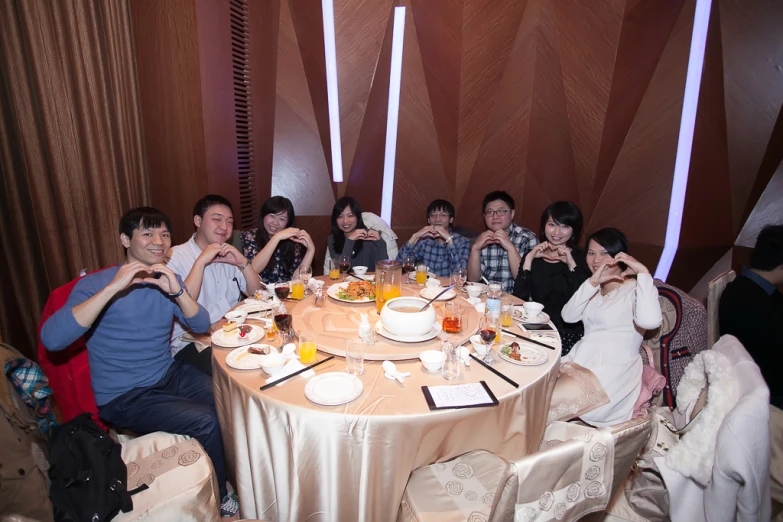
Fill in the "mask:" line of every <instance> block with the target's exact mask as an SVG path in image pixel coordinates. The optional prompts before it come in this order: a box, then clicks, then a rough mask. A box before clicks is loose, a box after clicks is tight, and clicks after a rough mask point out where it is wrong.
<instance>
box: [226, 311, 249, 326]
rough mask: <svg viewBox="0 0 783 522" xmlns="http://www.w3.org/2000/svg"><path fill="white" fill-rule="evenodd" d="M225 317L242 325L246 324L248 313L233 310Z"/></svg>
mask: <svg viewBox="0 0 783 522" xmlns="http://www.w3.org/2000/svg"><path fill="white" fill-rule="evenodd" d="M223 317H225V318H226V320H227V321H233V322H235V323H237V324H242V323H244V322H245V319H247V312H246V311H244V310H233V311H231V312H227V313H226V315H224V316H223Z"/></svg>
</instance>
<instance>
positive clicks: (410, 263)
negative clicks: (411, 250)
mask: <svg viewBox="0 0 783 522" xmlns="http://www.w3.org/2000/svg"><path fill="white" fill-rule="evenodd" d="M415 269H416V260H415V259H414V258H413V256H405V258H404V259H403V260H402V275H404V276H405V284H406V285H409V284H411V278H410V277H408V274H410V273H411V272H413V271H414V270H415Z"/></svg>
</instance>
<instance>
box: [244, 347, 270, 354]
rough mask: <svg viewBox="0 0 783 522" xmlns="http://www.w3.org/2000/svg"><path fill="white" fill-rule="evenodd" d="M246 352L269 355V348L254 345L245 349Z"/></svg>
mask: <svg viewBox="0 0 783 522" xmlns="http://www.w3.org/2000/svg"><path fill="white" fill-rule="evenodd" d="M247 351H248V353H253V354H256V355H269V348H256V347H255V346H251V347H250V348H248V349H247Z"/></svg>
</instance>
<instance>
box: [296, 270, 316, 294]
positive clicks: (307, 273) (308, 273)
mask: <svg viewBox="0 0 783 522" xmlns="http://www.w3.org/2000/svg"><path fill="white" fill-rule="evenodd" d="M312 276H313V267H312V266H300V267H299V277H300V278H301V279H302V282H303V283H304V287H305V288H304V291H305V297H307V295H308V293H309V291H308V289H307V287H308V285H309V283H310V278H311V277H312Z"/></svg>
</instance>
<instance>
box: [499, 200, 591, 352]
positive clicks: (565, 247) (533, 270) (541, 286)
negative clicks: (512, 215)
mask: <svg viewBox="0 0 783 522" xmlns="http://www.w3.org/2000/svg"><path fill="white" fill-rule="evenodd" d="M581 234H582V212H581V211H580V210H579V207H577V206H576V205H574V204H573V203H571V202H570V201H558V202H556V203H552V204H551V205H549V206H548V207H547V208H546V210H544V213H543V214H541V231H540V234H539V236H538V237H540V238H541V239H544V238H546V240H545V241H543V242H542V243H539V244H538V245H537V246H536V247H535V248H533V250H531V251H530V252H528V254H527V255H526V256H525V257H524V258H523V259H522V261H521V262H520V266H519V275H518V276H517V279H516V281H515V282H514V295H515V296H517V297H519V298H520V299H524V300H525V301H536V302H538V303H541V304H543V305H544V312H546V313H547V314H548V315H549V317H550V318H551V319H552V322H553V323H554V324H555V326H556V327H557V329H558V331H559V332H560V339H561V341H562V346H563V355H566V354H567V353H568V352H569V351H571V348H572V347H573V346H574V345H575V344H576V342H577V341H579V339H581V338H582V335H584V328H583V327H582V323H581V322H579V323H565V322H563V319H562V317H561V316H560V311H561V310H562V309H563V306H564V305H565V304H566V303H567V302H568V300H569V299H571V296H572V295H574V292H576V290H577V289H578V288H579V286H580V285H581V284H582V283H584V282H585V281H586V280H587V279H588V278H589V277H590V270H589V269H588V267H587V263H586V262H585V253H584V250H582V249H580V248H579V247H577V245H578V244H579V238H580V236H581Z"/></svg>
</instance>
